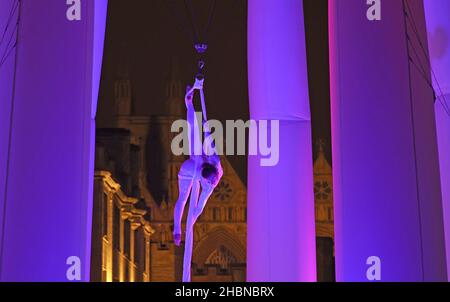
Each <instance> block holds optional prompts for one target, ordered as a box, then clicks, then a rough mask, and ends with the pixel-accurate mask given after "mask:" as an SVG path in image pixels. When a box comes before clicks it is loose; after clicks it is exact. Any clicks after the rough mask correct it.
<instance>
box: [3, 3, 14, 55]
mask: <svg viewBox="0 0 450 302" xmlns="http://www.w3.org/2000/svg"><path fill="white" fill-rule="evenodd" d="M18 7H19V0H16V1H14V3H13V5H12V6H11V10H10V12H9V17H8V19H7V21H6V25H5V29H4V30H3V34H2V38H1V39H0V49H1V45H2V44H3V41H4V39H5V36H6V33H7V32H8V28H9V26H10V24H11V19H12V17H13V16H14V14H15V13H16V10H17V8H18Z"/></svg>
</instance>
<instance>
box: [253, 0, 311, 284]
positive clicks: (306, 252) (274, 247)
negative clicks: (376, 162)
mask: <svg viewBox="0 0 450 302" xmlns="http://www.w3.org/2000/svg"><path fill="white" fill-rule="evenodd" d="M248 69H249V93H250V112H251V118H252V119H254V120H256V121H260V120H280V152H279V159H280V161H279V163H278V165H276V166H274V167H261V162H260V156H250V157H249V161H248V221H247V279H248V281H316V246H315V224H314V223H315V222H314V196H313V165H312V144H311V122H310V111H309V96H308V80H307V64H306V46H305V32H304V20H303V2H302V1H297V0H280V1H273V0H249V1H248ZM269 132H270V130H269Z"/></svg>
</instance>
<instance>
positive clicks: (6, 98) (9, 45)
mask: <svg viewBox="0 0 450 302" xmlns="http://www.w3.org/2000/svg"><path fill="white" fill-rule="evenodd" d="M17 18H18V9H17V3H16V1H15V0H0V236H1V234H2V230H3V222H4V220H3V219H4V217H3V216H4V205H5V203H4V201H5V188H6V174H7V170H8V157H9V140H10V136H9V134H10V123H11V110H12V99H13V91H14V78H15V73H14V69H15V68H14V66H15V60H16V48H15V47H14V45H15V41H16V36H17V35H16V30H17V26H16V24H17ZM0 238H1V237H0Z"/></svg>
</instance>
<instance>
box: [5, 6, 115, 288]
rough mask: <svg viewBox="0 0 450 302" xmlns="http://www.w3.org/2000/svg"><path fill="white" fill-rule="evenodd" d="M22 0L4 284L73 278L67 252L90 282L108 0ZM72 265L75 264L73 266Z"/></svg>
mask: <svg viewBox="0 0 450 302" xmlns="http://www.w3.org/2000/svg"><path fill="white" fill-rule="evenodd" d="M80 2H81V20H74V21H69V20H68V18H67V16H66V12H67V10H68V9H69V7H70V6H71V5H67V4H66V1H59V0H40V1H34V0H23V1H21V5H20V12H21V13H20V14H21V21H20V24H19V42H18V50H17V68H16V86H15V90H14V94H15V96H14V99H13V104H14V113H13V115H12V132H11V133H12V135H11V138H12V140H11V153H10V157H9V167H10V168H9V173H8V174H7V176H6V177H7V180H8V185H7V186H6V191H7V192H6V198H5V201H4V202H5V215H4V219H5V224H4V225H5V227H4V230H3V240H2V242H1V249H2V257H1V259H0V260H1V268H0V269H1V271H0V273H1V280H2V281H68V279H67V278H66V272H67V270H68V268H69V267H70V265H68V264H67V263H66V261H67V259H68V258H69V257H78V258H79V259H80V267H81V280H82V281H88V280H89V273H90V272H89V262H90V234H91V212H92V186H93V182H92V180H93V178H92V175H93V150H94V127H95V123H94V118H95V111H96V99H97V94H98V85H99V79H100V70H101V61H102V49H103V38H104V29H105V22H106V20H105V19H106V6H107V1H106V0H95V1H80ZM71 264H73V263H71Z"/></svg>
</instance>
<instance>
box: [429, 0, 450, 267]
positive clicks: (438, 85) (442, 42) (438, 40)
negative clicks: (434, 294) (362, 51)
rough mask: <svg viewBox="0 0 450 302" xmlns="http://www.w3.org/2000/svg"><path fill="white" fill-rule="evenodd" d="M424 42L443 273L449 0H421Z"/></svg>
mask: <svg viewBox="0 0 450 302" xmlns="http://www.w3.org/2000/svg"><path fill="white" fill-rule="evenodd" d="M424 2H425V15H426V19H427V26H428V44H429V49H430V57H431V65H432V68H433V71H434V74H435V78H434V77H433V84H434V90H435V91H436V94H437V97H438V98H439V100H438V101H436V105H435V110H436V125H437V135H438V146H439V161H440V167H441V184H442V202H443V208H444V224H445V237H446V240H445V241H446V249H447V273H449V272H450V18H449V12H450V1H448V0H425V1H424Z"/></svg>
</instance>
